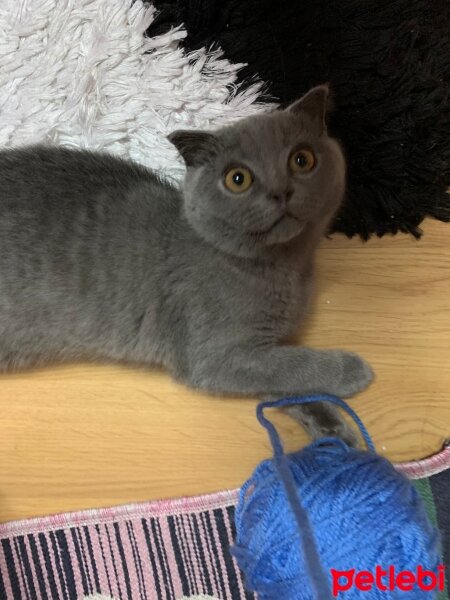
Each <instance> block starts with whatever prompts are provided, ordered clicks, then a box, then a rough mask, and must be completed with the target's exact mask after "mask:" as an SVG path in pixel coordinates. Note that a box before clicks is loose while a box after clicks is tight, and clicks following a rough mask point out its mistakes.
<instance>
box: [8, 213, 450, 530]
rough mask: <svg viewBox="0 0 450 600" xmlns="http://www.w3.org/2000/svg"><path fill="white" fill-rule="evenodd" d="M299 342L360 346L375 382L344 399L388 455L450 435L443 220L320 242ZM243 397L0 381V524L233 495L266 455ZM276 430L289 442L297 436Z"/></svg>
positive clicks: (159, 379)
mask: <svg viewBox="0 0 450 600" xmlns="http://www.w3.org/2000/svg"><path fill="white" fill-rule="evenodd" d="M302 339H303V341H304V342H305V343H308V344H310V345H312V346H316V347H344V348H348V349H352V350H355V351H358V352H360V353H361V354H362V355H364V356H365V357H366V358H367V359H368V360H369V361H370V362H371V363H372V365H373V367H374V369H375V371H376V374H377V379H376V382H375V383H374V384H373V385H372V387H371V388H370V389H369V390H368V391H366V392H365V393H364V394H362V395H361V396H359V397H357V398H355V399H354V400H353V401H352V404H353V406H354V407H355V408H356V410H357V411H358V413H359V414H360V416H361V417H362V418H363V420H364V421H365V423H366V425H367V426H368V428H369V431H370V432H371V433H372V435H373V437H374V440H375V442H376V444H377V447H378V450H379V451H380V452H382V453H383V454H386V455H387V456H388V457H390V458H391V459H395V460H399V459H402V460H403V459H410V458H416V457H421V456H423V455H426V454H429V453H431V452H434V451H436V450H437V449H438V448H439V447H440V445H441V444H442V442H443V440H444V438H445V437H450V225H443V224H441V223H435V222H433V223H431V222H430V223H427V224H426V227H425V237H424V238H423V240H422V241H420V242H416V241H415V240H413V239H411V238H409V237H405V236H397V237H395V238H386V239H383V240H377V239H376V240H372V241H371V242H369V243H367V244H362V243H361V242H360V241H358V240H356V239H355V240H351V241H350V240H347V239H344V238H342V237H339V236H337V237H335V238H334V239H333V240H331V241H330V240H325V241H324V242H323V243H322V247H321V250H320V259H319V289H318V296H317V301H316V306H315V307H314V310H313V311H312V315H311V318H310V320H309V322H308V324H307V328H306V331H305V332H304V335H303V336H302ZM254 409H255V401H253V400H241V399H233V400H230V399H218V398H210V397H207V396H206V395H201V394H197V393H193V392H191V391H188V390H186V389H184V388H183V387H181V386H178V385H176V384H174V383H172V382H171V381H170V380H169V378H168V377H167V376H166V375H165V374H164V373H161V372H143V371H139V370H133V369H125V368H117V367H99V366H86V365H80V366H74V367H61V368H55V369H51V370H40V371H36V372H33V373H26V374H21V375H11V376H3V377H1V378H0V414H1V434H0V521H6V520H11V519H19V518H23V517H29V516H33V515H43V514H48V513H53V512H56V511H67V510H76V509H81V508H88V507H99V506H108V505H113V504H118V503H124V502H133V501H140V500H146V499H155V498H162V497H170V496H180V495H189V494H199V493H203V492H210V491H214V490H220V489H224V488H230V487H237V486H239V485H240V484H241V483H243V481H244V480H245V478H246V477H247V476H248V475H249V474H250V472H251V470H252V468H253V467H254V466H255V465H256V464H257V463H258V461H260V460H261V459H262V458H264V457H266V456H268V453H269V446H268V442H267V440H266V436H265V433H264V432H263V431H262V430H261V429H260V427H259V426H258V425H257V423H256V420H255V417H254ZM276 422H277V423H279V424H280V426H281V430H282V432H283V434H284V436H285V439H286V440H287V442H288V443H287V446H288V448H295V447H298V446H299V445H301V444H303V443H304V442H305V440H306V438H305V436H304V434H303V433H302V432H301V431H300V430H299V428H298V427H297V426H296V425H295V424H294V423H292V422H291V421H290V420H289V419H288V418H287V417H283V416H277V417H276Z"/></svg>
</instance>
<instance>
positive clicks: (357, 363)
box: [335, 351, 374, 398]
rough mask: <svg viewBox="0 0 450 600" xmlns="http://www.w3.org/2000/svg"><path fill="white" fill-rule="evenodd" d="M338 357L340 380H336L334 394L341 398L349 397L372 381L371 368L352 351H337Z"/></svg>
mask: <svg viewBox="0 0 450 600" xmlns="http://www.w3.org/2000/svg"><path fill="white" fill-rule="evenodd" d="M338 353H339V355H340V356H339V359H340V363H341V364H340V366H341V368H340V373H341V377H340V381H339V382H336V391H335V394H336V395H337V396H339V397H341V398H350V397H351V396H354V395H355V394H357V393H358V392H361V391H362V390H364V389H366V387H368V386H369V385H370V383H371V382H372V380H373V378H374V374H373V371H372V368H371V367H370V365H369V364H368V363H366V362H365V361H364V360H363V359H362V358H361V357H360V356H358V355H357V354H353V353H352V352H342V351H338Z"/></svg>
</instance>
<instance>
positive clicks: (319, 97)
mask: <svg viewBox="0 0 450 600" xmlns="http://www.w3.org/2000/svg"><path fill="white" fill-rule="evenodd" d="M330 96H331V94H330V87H329V85H328V84H323V85H318V86H317V87H314V88H312V90H309V92H307V93H306V94H305V95H304V96H302V97H301V98H300V99H299V100H296V101H295V102H294V103H293V104H291V105H290V106H288V107H287V109H286V110H287V111H289V112H292V113H294V114H307V115H308V116H309V117H310V118H311V119H312V120H313V121H315V122H317V123H318V124H320V127H321V129H322V132H324V131H326V128H327V127H326V121H325V118H326V115H327V113H328V112H329V111H330V110H331V97H330Z"/></svg>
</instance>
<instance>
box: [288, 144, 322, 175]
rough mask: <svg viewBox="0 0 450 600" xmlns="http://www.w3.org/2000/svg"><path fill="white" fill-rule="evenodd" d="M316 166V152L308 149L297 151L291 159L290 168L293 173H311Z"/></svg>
mask: <svg viewBox="0 0 450 600" xmlns="http://www.w3.org/2000/svg"><path fill="white" fill-rule="evenodd" d="M315 166H316V157H315V156H314V152H313V151H312V150H309V149H308V148H302V149H301V150H296V151H295V152H293V153H292V154H291V156H290V157H289V168H290V170H291V171H292V173H309V172H310V171H312V170H313V169H314V167H315Z"/></svg>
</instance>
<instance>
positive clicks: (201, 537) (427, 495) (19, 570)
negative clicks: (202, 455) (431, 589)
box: [0, 447, 450, 600]
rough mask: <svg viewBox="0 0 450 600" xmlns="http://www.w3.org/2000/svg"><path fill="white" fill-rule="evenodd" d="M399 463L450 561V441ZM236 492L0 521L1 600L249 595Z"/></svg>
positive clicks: (193, 599)
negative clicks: (238, 544) (241, 563)
mask: <svg viewBox="0 0 450 600" xmlns="http://www.w3.org/2000/svg"><path fill="white" fill-rule="evenodd" d="M399 469H400V470H402V471H403V472H405V473H406V474H408V475H409V476H410V477H412V478H413V479H416V484H417V486H418V488H419V490H420V492H421V493H422V496H423V498H424V500H425V503H426V505H427V508H428V511H429V514H430V516H431V518H432V519H433V520H435V521H437V523H438V524H439V527H440V529H441V533H442V541H443V545H442V548H443V563H444V564H446V565H449V566H450V510H449V508H450V500H449V499H450V447H447V448H445V449H444V450H443V451H442V452H441V453H439V454H438V455H436V456H435V457H433V458H431V459H427V460H426V461H420V462H418V463H404V464H402V465H399ZM237 493H238V492H237V491H230V492H221V493H218V494H213V495H209V496H202V497H197V498H190V499H181V500H170V501H163V502H151V503H145V504H136V505H128V506H122V507H116V508H109V509H100V510H92V511H84V512H79V513H69V514H63V515H57V516H52V517H46V518H43V519H32V520H28V521H21V522H15V523H7V524H4V525H0V600H87V599H88V598H89V600H188V599H189V600H243V599H245V600H251V599H253V598H254V596H253V594H249V593H247V592H245V590H244V586H243V579H242V575H241V573H240V572H239V570H238V568H237V566H236V563H235V562H234V560H233V559H232V557H231V554H230V551H229V548H230V546H231V545H232V543H233V535H234V506H235V504H236V500H237ZM449 570H450V569H449ZM448 574H449V573H448V572H447V576H448ZM447 598H448V596H447V595H446V594H444V595H441V596H440V599H439V600H445V599H447Z"/></svg>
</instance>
